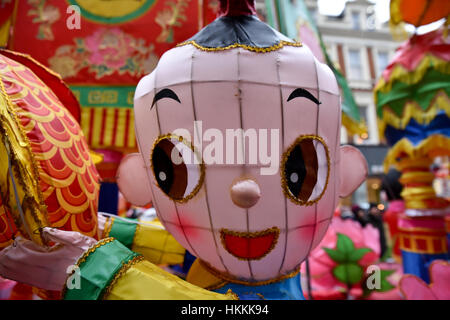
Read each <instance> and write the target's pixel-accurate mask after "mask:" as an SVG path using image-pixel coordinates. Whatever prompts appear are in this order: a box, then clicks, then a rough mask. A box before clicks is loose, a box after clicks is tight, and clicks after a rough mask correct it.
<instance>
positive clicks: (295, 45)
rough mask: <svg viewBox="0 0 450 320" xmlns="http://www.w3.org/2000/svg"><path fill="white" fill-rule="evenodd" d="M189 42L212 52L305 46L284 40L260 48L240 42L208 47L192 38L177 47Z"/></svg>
mask: <svg viewBox="0 0 450 320" xmlns="http://www.w3.org/2000/svg"><path fill="white" fill-rule="evenodd" d="M188 44H191V45H193V46H194V47H196V48H197V49H200V50H203V51H210V52H211V51H224V50H230V49H235V48H243V49H245V50H248V51H253V52H257V53H266V52H271V51H276V50H279V49H281V48H283V47H284V46H290V47H301V46H303V44H302V43H301V42H288V41H284V40H282V41H280V42H279V43H277V44H274V45H273V46H271V47H266V48H259V47H254V46H249V45H246V44H240V43H235V44H232V45H229V46H226V47H218V48H208V47H204V46H202V45H199V44H198V43H197V42H195V40H191V41H185V42H182V43H179V44H177V47H181V46H185V45H188Z"/></svg>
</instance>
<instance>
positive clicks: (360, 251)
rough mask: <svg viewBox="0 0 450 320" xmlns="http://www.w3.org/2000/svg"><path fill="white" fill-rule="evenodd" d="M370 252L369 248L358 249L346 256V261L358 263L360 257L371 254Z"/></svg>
mask: <svg viewBox="0 0 450 320" xmlns="http://www.w3.org/2000/svg"><path fill="white" fill-rule="evenodd" d="M371 251H372V250H371V249H369V248H359V249H356V250H354V251H353V252H351V253H350V254H349V255H348V261H350V262H358V261H359V260H361V258H362V257H364V255H365V254H366V253H368V252H371Z"/></svg>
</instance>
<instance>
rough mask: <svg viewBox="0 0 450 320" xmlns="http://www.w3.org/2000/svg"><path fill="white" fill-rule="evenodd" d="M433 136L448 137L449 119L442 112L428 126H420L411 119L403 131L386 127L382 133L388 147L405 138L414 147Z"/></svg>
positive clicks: (449, 129) (449, 135)
mask: <svg viewBox="0 0 450 320" xmlns="http://www.w3.org/2000/svg"><path fill="white" fill-rule="evenodd" d="M434 134H441V135H444V136H446V137H450V118H449V117H448V116H447V114H446V113H445V111H443V110H441V111H440V112H439V113H438V114H437V115H436V117H435V118H434V119H433V120H432V121H431V122H430V123H429V124H428V125H421V124H419V123H418V122H417V121H416V120H414V119H411V121H409V123H408V125H407V126H406V127H405V129H396V128H394V127H392V126H390V125H387V126H386V130H385V132H384V135H385V137H386V140H387V142H388V144H389V145H390V146H393V145H394V144H396V143H397V142H398V141H399V140H400V139H402V138H407V139H408V140H409V141H410V142H411V143H412V144H413V145H415V146H416V145H418V144H419V143H420V142H421V141H423V140H425V139H426V138H428V137H429V136H431V135H434Z"/></svg>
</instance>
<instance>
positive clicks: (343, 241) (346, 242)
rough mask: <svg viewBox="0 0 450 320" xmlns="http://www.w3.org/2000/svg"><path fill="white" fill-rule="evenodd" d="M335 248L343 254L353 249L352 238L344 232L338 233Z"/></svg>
mask: <svg viewBox="0 0 450 320" xmlns="http://www.w3.org/2000/svg"><path fill="white" fill-rule="evenodd" d="M336 249H337V250H338V251H340V252H342V253H344V254H349V253H351V252H352V251H354V250H355V245H354V244H353V241H352V239H350V238H349V237H347V236H346V235H345V234H342V233H338V234H337V243H336Z"/></svg>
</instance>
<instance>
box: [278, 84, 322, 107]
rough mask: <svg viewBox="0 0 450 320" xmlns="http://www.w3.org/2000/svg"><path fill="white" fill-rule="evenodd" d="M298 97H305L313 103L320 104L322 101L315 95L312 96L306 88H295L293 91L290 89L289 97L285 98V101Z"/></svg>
mask: <svg viewBox="0 0 450 320" xmlns="http://www.w3.org/2000/svg"><path fill="white" fill-rule="evenodd" d="M298 97H304V98H307V99H309V100H311V101H312V102H314V103H315V104H322V102H320V101H319V100H317V99H316V97H314V96H313V95H312V94H311V93H310V92H309V91H308V90H305V89H302V88H297V89H295V90H294V91H292V93H291V94H290V95H289V98H288V99H287V101H290V100H292V99H294V98H298Z"/></svg>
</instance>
